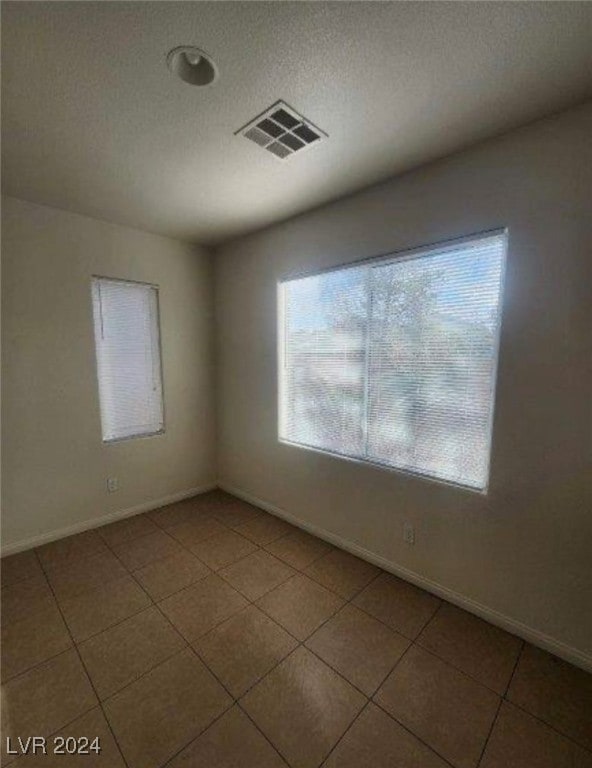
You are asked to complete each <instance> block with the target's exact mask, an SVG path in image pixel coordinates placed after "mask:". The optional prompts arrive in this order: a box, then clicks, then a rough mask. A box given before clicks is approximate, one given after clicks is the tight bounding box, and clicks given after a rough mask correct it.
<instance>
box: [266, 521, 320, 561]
mask: <svg viewBox="0 0 592 768" xmlns="http://www.w3.org/2000/svg"><path fill="white" fill-rule="evenodd" d="M265 549H266V550H267V551H268V552H271V554H272V555H275V556H276V557H279V558H280V560H283V561H284V562H285V563H288V565H291V566H292V568H297V569H298V570H302V569H304V568H306V567H307V566H308V565H310V564H311V563H314V561H315V560H318V559H319V558H320V557H322V556H323V555H326V554H327V553H328V552H330V551H331V550H332V549H333V547H332V546H331V545H330V544H327V542H326V541H322V540H321V539H318V538H317V537H316V536H311V535H310V533H306V531H295V532H294V533H291V534H289V535H288V536H282V538H281V539H276V541H272V542H271V543H270V544H266V545H265Z"/></svg>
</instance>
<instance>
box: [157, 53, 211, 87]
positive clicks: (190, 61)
mask: <svg viewBox="0 0 592 768" xmlns="http://www.w3.org/2000/svg"><path fill="white" fill-rule="evenodd" d="M167 64H168V67H169V69H170V70H171V72H173V73H174V74H175V75H177V76H178V77H180V78H181V80H184V81H185V82H186V83H189V85H210V84H211V83H213V82H214V80H216V78H217V77H218V68H217V67H216V65H215V64H214V62H213V61H212V59H211V58H210V57H209V56H208V54H207V53H204V51H201V50H200V49H199V48H194V47H193V46H192V45H181V46H179V47H178V48H173V50H172V51H169V53H168V55H167Z"/></svg>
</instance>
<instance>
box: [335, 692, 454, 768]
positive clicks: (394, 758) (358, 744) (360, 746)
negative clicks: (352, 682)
mask: <svg viewBox="0 0 592 768" xmlns="http://www.w3.org/2000/svg"><path fill="white" fill-rule="evenodd" d="M323 768H448V763H445V762H444V760H442V758H440V757H438V755H436V754H435V752H432V750H431V749H429V747H426V745H425V744H422V742H421V741H419V739H416V738H415V736H413V734H411V733H409V731H407V730H405V728H403V727H402V726H400V725H399V724H398V723H396V722H395V721H394V720H392V719H391V718H390V717H389V716H388V715H387V714H385V713H384V712H383V711H382V710H381V709H379V708H378V707H376V706H375V705H374V704H372V703H370V704H368V706H367V707H366V708H365V709H364V711H363V712H362V714H361V715H360V716H359V717H358V719H357V720H356V721H355V722H354V723H353V725H352V726H351V728H350V729H349V730H348V731H347V733H346V734H345V736H344V737H343V739H342V740H341V741H340V742H339V744H338V745H337V746H336V747H335V749H334V750H333V752H332V753H331V755H330V756H329V759H328V760H327V761H326V762H325V763H323Z"/></svg>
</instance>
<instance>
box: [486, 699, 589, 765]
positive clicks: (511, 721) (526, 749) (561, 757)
mask: <svg viewBox="0 0 592 768" xmlns="http://www.w3.org/2000/svg"><path fill="white" fill-rule="evenodd" d="M479 768H592V753H590V752H588V751H586V750H584V749H582V748H581V747H579V746H578V745H577V744H575V743H574V742H573V741H570V740H569V739H566V738H564V737H563V736H561V735H560V734H559V733H557V732H556V731H554V730H552V729H551V728H549V727H548V726H547V725H545V724H544V723H541V722H540V720H536V719H535V718H534V717H532V716H531V715H529V714H528V713H526V712H523V711H522V710H520V709H518V708H517V707H514V706H512V705H511V704H508V703H506V702H504V703H503V704H502V708H501V710H500V713H499V715H498V717H497V720H496V722H495V725H494V727H493V731H492V733H491V736H490V738H489V741H488V742H487V747H486V748H485V754H484V755H483V759H482V760H481V763H480V764H479Z"/></svg>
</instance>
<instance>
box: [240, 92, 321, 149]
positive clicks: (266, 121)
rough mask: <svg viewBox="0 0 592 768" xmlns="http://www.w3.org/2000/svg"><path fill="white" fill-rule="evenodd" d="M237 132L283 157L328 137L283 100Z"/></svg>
mask: <svg viewBox="0 0 592 768" xmlns="http://www.w3.org/2000/svg"><path fill="white" fill-rule="evenodd" d="M236 133H237V134H242V135H243V136H244V137H245V138H246V139H249V140H250V141H253V142H254V143H255V144H257V145H258V146H260V147H262V148H263V149H265V150H267V152H269V153H270V154H272V155H274V156H275V157H277V158H279V159H280V160H287V159H288V158H289V157H291V156H292V155H295V154H297V153H301V152H303V151H304V150H305V149H308V148H309V147H310V146H313V145H315V144H318V143H320V140H321V139H324V138H327V134H326V133H325V132H324V131H321V130H320V129H319V128H317V127H316V126H315V125H314V124H313V123H311V122H310V120H307V119H306V118H305V117H302V115H300V114H298V112H296V110H294V109H292V107H290V106H288V105H287V104H286V103H285V102H283V101H276V103H275V104H272V106H271V107H269V109H266V110H265V112H262V113H261V114H260V115H258V116H257V117H256V118H255V119H254V120H251V121H250V122H248V123H247V124H246V125H244V126H243V127H242V128H240V129H239V130H238V131H237V132H236Z"/></svg>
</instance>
